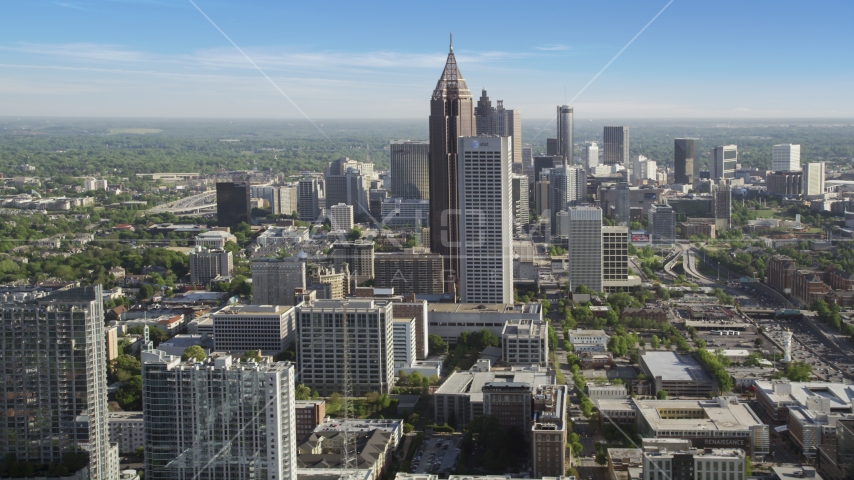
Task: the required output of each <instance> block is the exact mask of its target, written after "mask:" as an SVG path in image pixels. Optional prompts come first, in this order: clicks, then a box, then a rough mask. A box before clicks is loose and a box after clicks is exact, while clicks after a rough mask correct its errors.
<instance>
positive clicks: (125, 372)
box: [110, 353, 142, 382]
mask: <svg viewBox="0 0 854 480" xmlns="http://www.w3.org/2000/svg"><path fill="white" fill-rule="evenodd" d="M110 366H111V370H112V374H113V375H114V377H115V378H113V381H119V382H124V381H127V380H128V379H130V377H132V376H134V375H140V374H142V366H141V365H140V363H139V359H137V358H136V357H135V356H133V355H127V354H124V353H123V354H120V355H119V356H118V357H116V358H115V359H113V360H112V361H111V362H110Z"/></svg>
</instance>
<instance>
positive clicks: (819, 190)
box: [802, 162, 827, 197]
mask: <svg viewBox="0 0 854 480" xmlns="http://www.w3.org/2000/svg"><path fill="white" fill-rule="evenodd" d="M825 166H826V164H825V163H824V162H813V163H807V165H806V168H804V176H803V180H802V181H803V182H804V186H803V187H804V188H803V189H802V192H803V195H804V197H811V196H813V195H824V179H825V176H826V175H827V171H826V168H825Z"/></svg>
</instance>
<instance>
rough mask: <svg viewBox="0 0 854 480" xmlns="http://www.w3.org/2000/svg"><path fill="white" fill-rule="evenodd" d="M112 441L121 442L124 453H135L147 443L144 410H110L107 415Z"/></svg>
mask: <svg viewBox="0 0 854 480" xmlns="http://www.w3.org/2000/svg"><path fill="white" fill-rule="evenodd" d="M107 427H108V428H109V430H110V442H113V443H118V444H119V453H120V454H122V455H127V454H134V453H136V449H137V448H139V447H142V446H143V445H145V434H144V433H145V432H144V428H143V427H144V425H143V421H142V412H110V413H109V415H107Z"/></svg>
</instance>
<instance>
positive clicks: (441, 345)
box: [427, 334, 448, 355]
mask: <svg viewBox="0 0 854 480" xmlns="http://www.w3.org/2000/svg"><path fill="white" fill-rule="evenodd" d="M427 348H428V350H429V351H430V355H439V354H442V353H446V352H447V351H448V342H446V341H444V340H442V337H440V336H438V335H433V334H430V335H428V336H427Z"/></svg>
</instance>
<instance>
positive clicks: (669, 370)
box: [639, 352, 718, 397]
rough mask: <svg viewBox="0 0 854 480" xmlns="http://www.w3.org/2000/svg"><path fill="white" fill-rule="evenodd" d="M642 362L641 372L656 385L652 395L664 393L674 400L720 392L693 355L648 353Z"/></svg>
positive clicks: (713, 380) (642, 356) (641, 358)
mask: <svg viewBox="0 0 854 480" xmlns="http://www.w3.org/2000/svg"><path fill="white" fill-rule="evenodd" d="M639 363H640V368H641V371H642V372H643V373H644V374H645V375H646V376H647V378H649V379H650V380H651V381H652V382H653V385H654V388H653V392H652V393H653V394H655V393H657V392H658V391H660V390H664V391H665V392H667V395H669V396H674V397H683V396H686V397H707V396H708V395H710V394H711V395H716V394H717V392H718V385H717V382H716V381H715V379H714V378H712V376H711V375H710V374H709V372H708V371H706V367H704V366H703V365H702V364H700V362H699V361H697V359H695V358H694V357H692V356H689V355H678V354H676V353H674V352H646V353H644V354H642V355H641V356H640V359H639Z"/></svg>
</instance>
